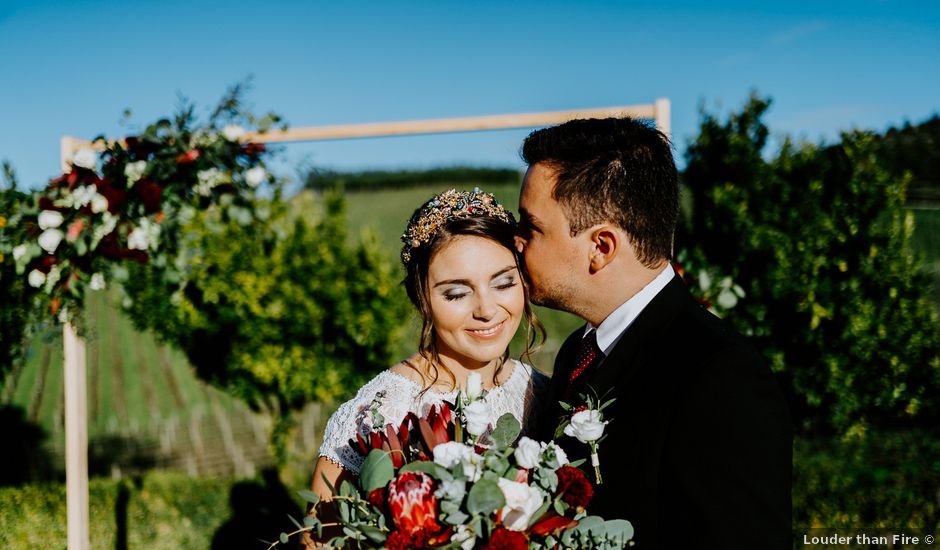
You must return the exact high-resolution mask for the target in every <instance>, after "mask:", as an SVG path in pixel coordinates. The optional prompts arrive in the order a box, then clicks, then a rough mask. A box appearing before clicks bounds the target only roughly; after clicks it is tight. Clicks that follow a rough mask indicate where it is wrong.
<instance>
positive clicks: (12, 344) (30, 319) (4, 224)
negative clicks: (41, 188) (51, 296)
mask: <svg viewBox="0 0 940 550" xmlns="http://www.w3.org/2000/svg"><path fill="white" fill-rule="evenodd" d="M3 175H4V180H5V182H6V184H5V185H4V186H2V187H0V380H3V379H4V378H5V377H6V375H7V374H8V373H9V372H10V371H11V370H12V369H13V368H14V366H15V365H16V364H17V362H18V361H19V360H20V359H21V358H22V355H23V351H24V346H25V342H26V340H27V338H28V336H29V332H30V331H29V329H30V327H31V326H32V325H33V323H35V322H36V321H37V316H36V303H35V300H34V298H35V292H34V291H33V289H32V288H30V287H29V286H27V284H26V279H25V277H23V276H22V275H19V274H17V273H16V265H15V262H14V261H13V254H14V252H13V249H14V248H15V247H16V246H17V245H19V244H20V242H19V241H18V236H19V235H20V233H21V232H20V231H19V228H18V227H17V225H18V224H19V218H20V216H19V212H20V210H21V209H22V205H24V204H25V203H27V202H29V201H31V200H32V196H31V195H30V194H29V193H24V192H22V191H19V190H18V189H17V181H16V174H15V172H14V171H13V168H12V167H11V166H10V164H9V163H7V162H4V163H3Z"/></svg>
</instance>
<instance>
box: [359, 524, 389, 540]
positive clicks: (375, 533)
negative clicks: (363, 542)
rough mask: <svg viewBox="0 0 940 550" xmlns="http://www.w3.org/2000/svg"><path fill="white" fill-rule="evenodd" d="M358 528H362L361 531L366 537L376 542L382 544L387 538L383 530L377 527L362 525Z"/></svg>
mask: <svg viewBox="0 0 940 550" xmlns="http://www.w3.org/2000/svg"><path fill="white" fill-rule="evenodd" d="M360 529H362V533H363V534H364V535H365V536H366V538H368V539H369V540H370V541H372V542H374V543H376V544H382V543H383V542H385V539H386V538H387V537H386V536H385V532H383V531H382V530H381V529H379V528H378V527H374V526H372V525H363V526H361V527H360Z"/></svg>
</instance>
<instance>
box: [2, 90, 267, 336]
mask: <svg viewBox="0 0 940 550" xmlns="http://www.w3.org/2000/svg"><path fill="white" fill-rule="evenodd" d="M239 94H240V86H235V87H234V88H233V89H231V90H230V91H229V92H228V94H227V95H226V97H225V98H223V100H222V102H221V103H220V104H219V106H218V107H217V108H216V109H215V110H214V112H213V113H212V115H211V117H210V118H209V120H208V122H207V124H205V125H204V126H197V125H196V120H195V117H194V114H193V107H192V106H191V105H187V106H184V107H183V108H182V109H181V112H180V113H179V114H177V115H176V116H175V117H174V118H173V119H160V120H158V121H156V122H155V123H153V124H150V125H149V126H147V127H146V129H145V130H144V131H143V132H141V133H140V134H138V135H134V136H129V137H126V138H124V139H123V140H120V141H109V140H107V139H106V138H105V137H104V136H98V137H97V138H95V139H94V140H93V141H92V144H91V146H89V147H85V148H82V149H80V150H78V151H77V152H76V153H75V154H74V155H73V156H72V158H71V159H70V161H69V168H68V169H67V170H66V171H65V172H64V173H63V174H62V175H60V176H58V177H56V178H54V179H53V180H51V181H50V182H49V184H48V186H47V187H46V188H45V189H44V190H43V191H41V192H39V193H37V194H36V196H35V202H34V203H33V204H32V205H27V206H26V207H24V208H22V209H21V211H19V212H16V213H14V214H13V215H11V216H10V217H9V218H8V219H7V220H6V227H5V228H4V229H3V232H4V234H3V235H0V253H9V254H10V255H11V256H12V258H13V261H14V262H15V265H16V272H17V273H18V274H19V275H22V276H25V277H26V279H27V282H28V284H29V286H30V287H32V288H35V289H37V290H38V291H39V292H40V294H42V295H44V296H45V297H47V298H48V304H49V312H50V313H51V314H52V315H53V316H55V317H56V318H58V319H59V320H60V321H65V320H68V321H70V322H72V323H75V324H76V325H77V326H79V328H80V321H81V318H80V315H79V312H80V311H81V306H82V304H83V302H84V297H85V293H86V292H87V291H88V290H102V289H104V288H105V287H106V286H107V285H108V284H109V282H111V279H112V278H118V279H120V277H121V274H122V273H124V272H125V270H122V269H121V268H120V262H122V261H133V262H141V263H146V262H150V263H152V264H154V265H156V266H158V267H159V268H160V269H161V271H162V272H163V273H164V276H165V278H166V279H167V280H169V281H171V282H173V283H175V284H178V285H179V286H180V287H182V286H183V285H185V281H186V273H185V271H184V269H185V266H186V263H185V262H183V261H179V259H178V253H179V252H180V239H181V238H182V232H181V231H180V229H181V228H182V226H184V225H185V224H186V223H187V222H188V221H190V220H192V218H193V217H194V215H195V213H196V210H197V209H205V208H220V209H222V213H223V215H224V216H227V217H229V218H234V219H236V220H238V221H239V222H240V223H243V224H249V223H253V222H254V221H255V220H256V219H263V218H264V216H265V212H264V211H263V209H259V208H257V207H256V206H255V204H256V201H255V200H254V199H255V196H256V189H257V188H258V187H259V186H260V185H261V184H263V183H265V182H270V183H275V180H274V179H273V178H272V176H271V175H270V174H269V172H268V171H267V169H266V167H265V163H264V159H265V157H266V156H267V155H268V151H267V149H266V148H265V146H264V145H263V144H258V143H245V142H243V139H244V137H245V135H246V133H247V130H246V129H245V126H243V125H241V124H238V123H237V122H243V123H247V125H252V126H254V127H255V128H254V129H255V130H257V131H259V132H261V131H265V130H267V129H268V128H269V127H270V126H271V125H272V124H273V123H275V122H277V121H278V120H279V118H278V117H277V116H276V115H267V116H266V117H264V118H262V119H261V120H259V121H257V123H255V119H254V117H252V116H251V115H250V114H246V113H243V112H242V111H241V110H240V107H239V100H238V96H239Z"/></svg>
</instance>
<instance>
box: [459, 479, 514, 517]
mask: <svg viewBox="0 0 940 550" xmlns="http://www.w3.org/2000/svg"><path fill="white" fill-rule="evenodd" d="M505 505H506V498H505V497H504V496H503V491H502V490H500V488H499V485H498V484H497V483H496V482H495V481H491V480H488V479H482V480H480V481H478V482H477V483H476V484H474V485H473V487H472V488H471V489H470V493H469V494H468V495H467V510H468V511H469V512H470V513H471V514H474V515H477V514H484V515H486V514H490V513H492V512H495V511H496V510H497V509H499V508H502V507H503V506H505Z"/></svg>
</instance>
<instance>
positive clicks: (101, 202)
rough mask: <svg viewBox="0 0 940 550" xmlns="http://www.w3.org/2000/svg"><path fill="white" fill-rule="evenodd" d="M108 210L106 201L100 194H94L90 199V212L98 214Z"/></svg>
mask: <svg viewBox="0 0 940 550" xmlns="http://www.w3.org/2000/svg"><path fill="white" fill-rule="evenodd" d="M107 209H108V199H107V198H105V196H104V195H102V194H100V193H95V195H94V196H93V197H92V198H91V211H92V212H94V213H95V214H100V213H102V212H104V211H105V210H107Z"/></svg>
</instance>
